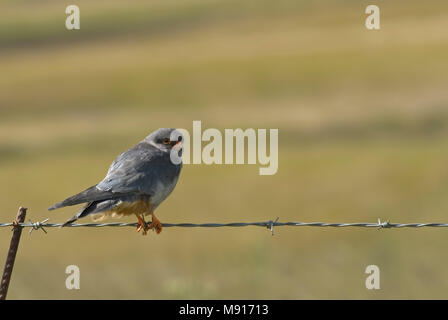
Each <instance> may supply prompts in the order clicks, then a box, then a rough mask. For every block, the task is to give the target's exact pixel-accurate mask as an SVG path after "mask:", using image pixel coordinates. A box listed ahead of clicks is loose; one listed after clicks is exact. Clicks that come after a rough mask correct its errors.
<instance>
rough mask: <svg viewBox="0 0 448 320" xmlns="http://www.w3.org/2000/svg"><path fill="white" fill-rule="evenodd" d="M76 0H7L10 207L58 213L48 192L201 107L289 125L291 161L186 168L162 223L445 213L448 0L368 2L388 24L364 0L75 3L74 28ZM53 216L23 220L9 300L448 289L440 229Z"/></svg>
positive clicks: (77, 187) (5, 235) (0, 19)
mask: <svg viewBox="0 0 448 320" xmlns="http://www.w3.org/2000/svg"><path fill="white" fill-rule="evenodd" d="M69 4H71V3H63V2H60V1H45V2H43V3H39V4H37V3H33V2H30V1H9V0H7V1H2V2H1V3H0V181H1V184H0V221H1V222H9V221H11V220H12V219H13V217H14V216H15V214H16V212H17V208H18V207H19V206H20V205H22V206H25V207H27V208H29V211H28V218H30V219H32V220H33V221H38V220H42V219H45V218H47V217H49V218H50V219H51V222H62V221H65V220H66V219H67V218H69V217H71V216H72V215H73V214H74V212H76V210H77V209H78V208H65V209H62V210H58V211H55V212H47V211H46V208H47V207H49V206H50V205H52V204H53V203H55V202H57V201H59V200H62V199H64V198H65V197H67V196H70V195H72V194H74V193H76V192H79V191H81V190H83V189H84V188H86V187H89V186H91V185H93V184H95V183H97V182H98V181H100V180H101V179H102V178H103V177H104V175H105V173H106V171H107V168H108V166H109V165H110V163H111V162H112V160H113V159H114V158H115V157H116V156H117V155H118V154H119V153H121V152H122V151H124V150H126V149H128V148H130V147H132V146H133V145H134V144H136V143H137V142H138V141H139V140H141V139H142V138H144V137H145V136H146V135H147V134H149V133H150V132H151V131H153V130H155V129H157V128H159V127H178V128H186V129H189V130H191V126H192V121H193V120H201V121H202V123H203V127H204V128H210V127H213V128H219V129H224V128H238V127H241V128H278V129H279V139H280V141H279V142H280V146H279V148H280V151H279V171H278V173H277V174H276V175H274V176H259V175H258V166H254V165H240V166H236V165H234V166H230V165H228V166H206V165H188V166H185V167H184V169H183V172H182V174H181V178H180V181H179V184H178V186H177V187H176V189H175V191H174V192H173V194H172V195H171V196H170V197H169V198H168V200H167V201H166V202H165V203H163V204H162V205H161V206H160V207H159V208H158V210H157V213H158V214H157V216H158V217H159V218H160V220H161V221H162V222H170V223H176V222H193V223H206V222H223V223H225V222H235V221H242V222H245V221H247V222H249V221H266V220H270V219H275V218H276V217H277V216H278V217H280V220H281V221H305V222H309V221H326V222H376V221H377V219H378V218H382V219H383V220H387V219H389V220H390V221H391V222H401V223H406V222H448V217H447V212H448V197H447V194H448V168H447V163H448V139H447V138H448V130H447V124H448V90H447V83H448V59H447V57H448V55H447V52H448V42H447V40H448V31H447V30H448V10H447V9H448V3H447V2H446V1H443V0H440V1H439V0H431V1H426V2H422V1H410V0H406V1H405V0H396V1H376V3H375V4H377V5H379V7H380V9H381V30H380V31H368V30H367V29H366V28H365V27H364V20H365V18H366V14H365V13H364V10H365V8H366V6H367V5H369V4H371V2H370V1H359V0H356V1H355V0H353V1H348V0H347V1H341V0H339V1H336V0H334V1H332V0H327V1H305V0H303V1H301V0H295V1H284V0H282V1H218V0H210V1H199V0H187V1H180V0H173V1H150V2H142V1H136V0H132V1H126V2H123V1H99V0H96V1H92V0H90V1H77V2H76V4H77V5H78V6H79V7H80V10H81V29H80V30H77V31H67V30H66V29H65V18H66V14H65V7H66V6H67V5H69ZM89 221H90V220H89V219H88V218H87V219H84V222H89ZM129 221H130V222H133V219H130V220H129ZM48 231H49V232H48V234H44V233H42V232H40V231H39V232H33V233H32V235H28V233H27V232H24V234H23V235H22V241H21V244H20V251H19V254H18V257H17V260H16V266H15V270H14V274H13V277H12V281H11V287H10V291H9V298H11V299H108V298H118V299H180V298H187V299H190V298H191V299H218V298H224V299H227V298H232V299H233V298H235V299H240V298H249V299H315V298H323V299H348V298H355V299H360V298H362V299H364V298H367V299H377V298H386V299H387V298H447V294H446V292H447V289H448V275H447V268H446V266H447V264H448V254H447V253H446V241H447V239H448V230H445V229H403V230H402V229H400V230H381V231H377V230H375V229H321V228H319V229H317V228H288V227H284V228H277V229H276V230H275V236H274V237H271V235H270V233H269V231H268V230H266V229H263V228H256V227H251V228H243V229H239V228H237V229H179V228H166V229H164V231H163V232H162V234H161V235H159V236H157V235H155V234H154V233H151V234H150V235H149V236H147V237H142V236H141V235H140V234H137V233H136V232H135V230H134V229H132V228H120V229H74V228H71V229H70V228H67V229H64V230H60V229H50V230H48ZM10 236H11V232H10V231H9V229H8V228H2V229H0V263H1V265H2V266H3V263H4V258H5V256H6V252H7V249H8V246H9V239H10ZM71 264H75V265H78V266H79V267H80V270H81V289H80V290H71V291H70V290H67V289H66V288H65V279H66V277H67V275H66V274H65V268H66V266H68V265H71ZM370 264H375V265H378V266H379V268H380V270H381V289H380V290H377V291H370V290H367V289H366V288H365V285H364V282H365V279H366V277H367V275H366V274H365V273H364V271H365V268H366V267H367V266H368V265H370Z"/></svg>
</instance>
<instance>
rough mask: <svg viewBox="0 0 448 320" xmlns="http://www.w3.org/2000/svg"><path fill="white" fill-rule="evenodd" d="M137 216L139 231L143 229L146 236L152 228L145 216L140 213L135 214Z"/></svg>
mask: <svg viewBox="0 0 448 320" xmlns="http://www.w3.org/2000/svg"><path fill="white" fill-rule="evenodd" d="M135 216H136V217H137V220H138V226H137V232H140V230H143V231H142V235H144V236H145V235H147V234H148V230H149V229H150V228H149V227H148V225H147V224H146V221H145V218H144V217H143V216H140V215H138V214H135Z"/></svg>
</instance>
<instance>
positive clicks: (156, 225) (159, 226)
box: [148, 213, 162, 234]
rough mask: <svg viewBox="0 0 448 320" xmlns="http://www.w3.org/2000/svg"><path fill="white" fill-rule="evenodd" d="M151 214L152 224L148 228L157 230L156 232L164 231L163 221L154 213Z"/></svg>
mask: <svg viewBox="0 0 448 320" xmlns="http://www.w3.org/2000/svg"><path fill="white" fill-rule="evenodd" d="M151 216H152V221H151V224H150V225H149V227H148V229H153V230H156V233H157V234H159V233H160V232H162V223H161V222H160V221H159V219H157V218H156V216H155V215H154V213H151Z"/></svg>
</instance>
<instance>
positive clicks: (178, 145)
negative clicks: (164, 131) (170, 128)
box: [170, 136, 182, 149]
mask: <svg viewBox="0 0 448 320" xmlns="http://www.w3.org/2000/svg"><path fill="white" fill-rule="evenodd" d="M170 145H171V147H172V148H176V149H180V148H181V147H182V137H181V136H180V137H179V138H178V139H177V141H176V140H173V141H170Z"/></svg>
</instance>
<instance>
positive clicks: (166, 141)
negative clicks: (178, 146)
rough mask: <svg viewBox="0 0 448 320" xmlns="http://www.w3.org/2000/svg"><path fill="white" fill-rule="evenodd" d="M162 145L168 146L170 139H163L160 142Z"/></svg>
mask: <svg viewBox="0 0 448 320" xmlns="http://www.w3.org/2000/svg"><path fill="white" fill-rule="evenodd" d="M162 143H163V144H170V139H168V138H165V139H163V140H162Z"/></svg>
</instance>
